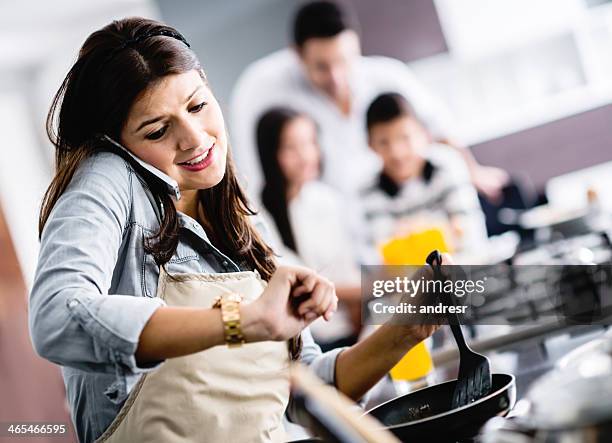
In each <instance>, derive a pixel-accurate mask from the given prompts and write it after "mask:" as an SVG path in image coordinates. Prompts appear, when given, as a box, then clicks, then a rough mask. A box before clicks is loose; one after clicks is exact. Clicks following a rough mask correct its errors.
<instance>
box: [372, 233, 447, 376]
mask: <svg viewBox="0 0 612 443" xmlns="http://www.w3.org/2000/svg"><path fill="white" fill-rule="evenodd" d="M434 249H437V250H438V251H440V252H448V251H449V248H448V246H447V243H446V241H445V239H444V234H443V231H442V230H441V229H437V228H432V229H427V230H424V231H420V232H413V233H411V234H409V235H407V236H405V237H398V238H394V239H392V240H391V241H389V242H387V243H385V244H383V245H382V246H381V254H382V257H383V260H384V263H385V264H386V265H416V266H421V265H424V264H425V259H426V258H427V256H428V255H429V253H430V252H431V251H433V250H434ZM432 369H433V362H432V360H431V355H430V353H429V349H427V346H425V342H421V343H419V344H418V345H416V346H415V347H414V348H412V349H411V350H410V351H409V352H408V353H407V354H406V355H404V357H403V358H402V359H401V360H400V361H399V362H398V363H397V364H396V365H395V366H394V367H393V368H392V369H391V371H390V374H391V378H392V379H393V380H395V381H399V380H402V381H414V380H419V379H421V378H424V377H426V376H427V374H429V372H431V370H432Z"/></svg>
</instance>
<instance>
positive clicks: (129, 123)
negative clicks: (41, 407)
mask: <svg viewBox="0 0 612 443" xmlns="http://www.w3.org/2000/svg"><path fill="white" fill-rule="evenodd" d="M48 130H49V135H50V138H51V140H52V142H53V143H54V145H55V148H56V162H57V165H56V174H55V177H54V178H53V181H52V182H51V185H50V186H49V189H48V190H47V193H46V195H45V199H44V202H43V206H42V210H41V217H40V235H41V250H40V256H39V263H38V268H37V271H36V275H35V282H34V285H33V288H32V292H31V294H30V311H29V316H30V318H29V321H30V331H31V335H32V341H33V344H34V347H35V349H36V351H37V352H38V353H39V354H40V355H41V356H43V357H44V358H47V359H48V360H51V361H52V362H54V363H57V364H59V365H61V366H62V371H63V377H64V382H65V384H66V390H67V397H68V401H69V404H70V408H71V413H72V419H73V421H74V424H75V428H76V431H77V434H78V438H79V440H80V441H83V442H91V441H107V442H125V441H129V442H171V441H187V442H188V441H200V440H202V436H201V435H199V433H202V432H205V433H206V437H205V438H206V441H211V442H217V441H226V442H228V441H240V442H250V441H282V439H283V435H282V434H283V433H282V428H281V425H280V422H281V417H282V415H283V413H284V412H285V410H286V409H287V407H288V402H289V386H288V377H287V365H288V362H289V360H290V359H294V360H296V359H300V360H301V361H303V362H304V363H306V364H308V365H310V367H311V368H313V369H314V371H315V372H316V373H317V374H318V375H319V376H320V377H322V378H323V379H325V380H326V381H327V382H328V383H333V384H335V386H336V387H337V388H338V389H339V390H340V391H342V392H344V393H345V394H347V395H348V396H350V397H351V398H353V399H355V400H357V399H359V398H360V397H361V396H362V395H363V394H364V393H365V392H366V391H367V390H368V389H369V388H370V387H371V386H372V385H373V384H374V383H375V382H376V380H378V379H379V378H380V377H381V376H382V375H383V374H384V373H386V372H387V371H388V370H389V368H390V367H391V366H392V365H393V364H394V363H395V362H396V361H397V360H399V359H400V358H401V356H402V355H403V354H404V353H405V352H406V351H407V350H409V349H410V348H411V347H412V346H414V345H415V344H416V343H417V342H419V341H421V340H422V339H424V338H425V337H426V336H428V335H430V334H431V333H432V330H433V329H435V328H434V327H407V326H406V327H392V326H389V327H383V328H381V329H380V333H379V334H377V335H374V336H372V337H371V338H370V340H369V341H364V342H362V343H360V344H359V345H356V346H354V347H352V348H345V349H339V350H336V351H333V352H330V353H327V354H321V351H320V349H319V348H318V347H317V346H316V345H315V344H314V343H313V341H312V337H311V335H310V334H309V332H308V329H307V328H306V327H307V326H308V324H310V323H311V322H312V321H314V320H315V319H316V318H319V317H321V316H322V317H324V318H326V319H329V318H330V317H331V315H332V314H333V312H334V310H335V309H336V296H335V293H334V288H333V285H332V284H331V283H330V282H329V281H327V280H326V279H324V278H323V277H320V276H319V275H317V274H316V273H314V272H313V271H310V270H307V269H303V268H298V267H277V266H276V264H275V262H274V259H273V255H272V252H271V250H270V248H269V247H268V246H267V245H266V244H265V242H264V241H263V240H262V238H261V237H260V236H259V234H258V233H257V231H256V230H255V228H254V227H253V222H252V220H251V217H250V216H251V215H252V214H253V212H252V211H251V210H250V209H249V206H248V203H247V201H246V198H245V196H244V193H243V192H242V190H241V189H240V187H239V186H238V183H237V181H236V176H235V171H234V167H233V162H232V159H231V155H230V152H229V149H228V144H227V135H226V128H225V124H224V121H223V116H222V115H221V111H220V108H219V104H218V103H217V101H216V100H215V98H214V96H213V94H212V92H211V90H210V88H209V86H208V83H207V81H206V77H205V75H204V72H203V70H202V68H201V66H200V64H199V62H198V60H197V58H196V57H195V55H194V53H193V52H192V51H191V50H190V49H189V45H188V44H187V42H186V41H185V39H184V38H183V37H182V36H181V35H180V34H179V33H178V32H177V31H176V30H175V29H173V28H171V27H169V26H166V25H163V24H161V23H158V22H155V21H152V20H147V19H142V18H130V19H124V20H119V21H115V22H112V23H111V24H109V25H107V26H105V27H104V28H102V29H100V30H99V31H97V32H94V33H93V34H91V35H90V36H89V37H88V38H87V40H86V41H85V43H84V45H83V47H82V48H81V50H80V52H79V57H78V60H77V61H76V63H75V65H74V66H73V67H72V68H71V70H70V71H69V73H68V75H67V76H66V79H65V80H64V82H63V83H62V85H61V87H60V89H59V91H58V93H57V95H56V97H55V99H54V101H53V104H52V107H51V111H50V113H49V119H48ZM120 146H124V147H125V150H123V148H121V147H120ZM304 295H307V296H308V298H307V299H306V300H303V297H302V296H304ZM297 297H300V298H299V299H298V298H297ZM294 300H303V301H302V302H301V303H300V304H299V305H298V306H295V308H294V303H292V302H294ZM300 338H301V343H303V345H302V346H301V350H300ZM287 341H288V342H289V343H288V345H287ZM224 343H227V344H228V345H230V347H225V346H219V345H222V344H224ZM372 357H376V358H372ZM288 413H289V415H290V416H291V414H292V409H291V407H289V409H288Z"/></svg>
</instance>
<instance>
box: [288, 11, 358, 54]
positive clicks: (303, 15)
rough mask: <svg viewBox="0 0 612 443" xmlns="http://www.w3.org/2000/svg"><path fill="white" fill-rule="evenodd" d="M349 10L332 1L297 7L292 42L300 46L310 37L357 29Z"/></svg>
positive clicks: (333, 35)
mask: <svg viewBox="0 0 612 443" xmlns="http://www.w3.org/2000/svg"><path fill="white" fill-rule="evenodd" d="M357 27H358V26H357V22H356V20H355V18H354V17H353V16H352V14H351V13H350V11H347V10H345V9H343V8H342V7H341V6H340V5H339V4H337V3H335V2H332V1H315V2H310V3H307V4H305V5H304V6H302V7H301V8H299V9H298V11H297V13H296V15H295V20H294V22H293V43H294V44H295V45H296V46H297V47H298V48H301V47H302V46H303V45H304V43H306V40H308V39H310V38H328V37H335V36H336V35H338V34H340V33H341V32H342V31H345V30H347V29H353V30H357Z"/></svg>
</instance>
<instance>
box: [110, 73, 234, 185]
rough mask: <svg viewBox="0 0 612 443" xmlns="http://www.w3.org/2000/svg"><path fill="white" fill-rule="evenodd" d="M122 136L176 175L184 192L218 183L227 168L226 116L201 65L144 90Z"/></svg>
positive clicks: (139, 153) (134, 149)
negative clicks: (199, 70) (204, 75)
mask: <svg viewBox="0 0 612 443" xmlns="http://www.w3.org/2000/svg"><path fill="white" fill-rule="evenodd" d="M121 141H122V143H123V144H124V145H125V146H126V147H127V148H128V149H129V150H130V151H131V152H132V153H134V154H135V155H136V156H138V157H140V158H141V159H142V160H144V161H145V162H147V163H149V164H151V165H153V166H155V167H156V168H157V169H160V170H161V171H163V172H164V173H166V174H167V175H169V176H170V177H172V178H173V179H174V180H176V181H177V183H178V185H179V188H180V189H181V190H182V191H187V190H195V189H206V188H210V187H212V186H215V185H216V184H218V183H219V182H220V181H221V179H222V178H223V174H224V173H225V163H226V156H227V135H226V132H225V123H224V121H223V115H222V114H221V109H220V108H219V104H218V103H217V100H216V99H215V97H214V96H213V94H212V92H211V91H210V89H209V88H208V86H207V85H206V84H205V83H204V81H203V79H202V77H201V76H200V74H199V72H198V71H197V70H192V71H189V72H186V73H184V74H172V75H168V76H166V77H164V78H162V79H161V80H160V81H158V82H156V83H154V84H152V85H151V86H149V87H148V88H147V89H146V90H145V91H144V92H143V93H142V94H140V95H139V96H138V97H137V98H136V100H135V102H134V103H133V105H132V107H131V109H130V112H129V115H128V118H127V121H126V124H125V125H124V127H123V129H122V131H121Z"/></svg>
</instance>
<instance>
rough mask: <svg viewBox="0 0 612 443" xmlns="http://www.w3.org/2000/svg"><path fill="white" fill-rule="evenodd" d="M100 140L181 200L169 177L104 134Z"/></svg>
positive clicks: (173, 182) (173, 181)
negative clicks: (122, 154)
mask: <svg viewBox="0 0 612 443" xmlns="http://www.w3.org/2000/svg"><path fill="white" fill-rule="evenodd" d="M101 138H102V139H103V140H105V141H107V142H109V143H111V144H112V145H113V146H115V147H116V148H118V149H120V150H121V151H122V152H123V153H124V154H126V155H127V156H128V158H129V159H131V160H133V161H134V162H136V164H137V165H138V166H140V167H141V168H143V169H144V170H145V171H147V172H149V173H151V174H152V175H153V176H154V177H155V178H156V179H158V180H160V181H161V182H162V183H163V184H164V185H165V186H166V189H167V190H168V193H169V194H171V195H173V196H174V197H175V198H176V199H177V200H180V199H181V191H180V189H179V186H178V183H177V182H176V180H174V179H173V178H172V177H170V176H169V175H167V174H165V173H164V172H162V171H160V170H159V169H157V168H156V167H155V166H153V165H151V164H149V163H147V162H145V161H143V160H141V159H139V158H138V157H136V156H135V155H134V154H132V153H131V152H130V151H129V150H128V149H127V148H126V147H125V146H123V145H122V144H120V143H119V142H117V141H115V140H113V139H112V138H110V137H109V136H108V135H106V134H102V135H101Z"/></svg>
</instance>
